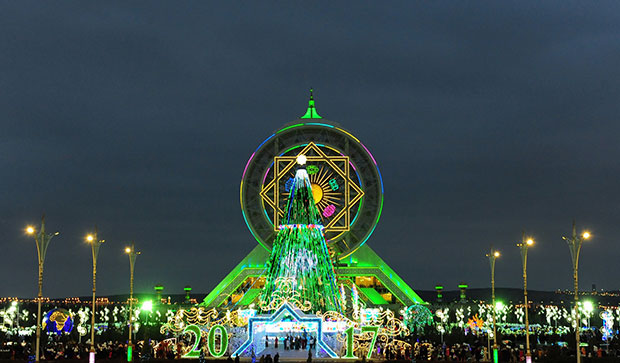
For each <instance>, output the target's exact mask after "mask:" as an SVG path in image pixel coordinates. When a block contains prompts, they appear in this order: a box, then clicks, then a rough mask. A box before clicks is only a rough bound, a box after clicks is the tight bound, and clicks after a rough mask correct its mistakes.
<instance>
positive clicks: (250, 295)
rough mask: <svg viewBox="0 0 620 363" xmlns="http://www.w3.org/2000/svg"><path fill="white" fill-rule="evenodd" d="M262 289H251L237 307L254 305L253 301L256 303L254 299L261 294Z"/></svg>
mask: <svg viewBox="0 0 620 363" xmlns="http://www.w3.org/2000/svg"><path fill="white" fill-rule="evenodd" d="M261 290H262V289H249V290H248V291H247V292H246V293H245V294H244V295H243V297H242V298H241V300H239V302H237V305H242V306H245V305H250V304H251V303H252V301H254V299H255V298H256V297H257V296H258V295H259V294H260V292H261Z"/></svg>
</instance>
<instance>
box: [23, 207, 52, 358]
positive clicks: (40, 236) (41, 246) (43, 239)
mask: <svg viewBox="0 0 620 363" xmlns="http://www.w3.org/2000/svg"><path fill="white" fill-rule="evenodd" d="M26 233H28V234H29V235H31V236H33V237H34V241H35V243H36V244H37V254H38V256H39V294H38V295H37V342H36V345H35V349H36V352H35V362H37V363H38V362H39V348H40V346H41V300H42V299H43V263H44V262H45V253H46V252H47V247H48V246H49V243H50V240H51V239H52V237H54V236H58V235H59V234H60V232H54V233H45V214H44V215H43V216H42V217H41V228H39V230H38V231H37V230H36V229H35V228H34V227H32V226H28V227H26Z"/></svg>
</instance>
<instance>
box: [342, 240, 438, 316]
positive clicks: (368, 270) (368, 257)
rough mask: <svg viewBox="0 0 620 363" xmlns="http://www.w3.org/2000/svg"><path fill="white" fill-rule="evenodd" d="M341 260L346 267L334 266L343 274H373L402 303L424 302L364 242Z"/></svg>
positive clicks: (406, 304) (407, 304)
mask: <svg viewBox="0 0 620 363" xmlns="http://www.w3.org/2000/svg"><path fill="white" fill-rule="evenodd" d="M341 262H344V263H346V264H347V265H348V266H347V267H336V274H337V275H343V276H375V277H376V278H377V279H379V281H381V284H383V286H385V287H386V288H387V289H388V290H389V291H390V292H391V293H392V295H394V296H395V297H396V299H397V300H399V301H400V302H401V303H402V304H403V305H405V306H409V305H413V304H426V303H425V302H424V300H422V298H421V297H420V296H418V294H416V293H415V291H413V289H412V288H411V287H410V286H409V285H408V284H407V283H406V282H405V281H404V280H403V279H402V278H401V277H400V276H398V274H397V273H396V272H395V271H394V270H392V268H391V267H390V266H388V264H387V263H385V261H383V259H381V257H379V255H377V253H376V252H375V251H373V250H372V248H370V246H368V243H365V244H364V245H362V246H361V247H360V248H358V249H357V250H356V251H355V252H353V254H352V255H351V256H349V257H347V258H345V259H344V260H341Z"/></svg>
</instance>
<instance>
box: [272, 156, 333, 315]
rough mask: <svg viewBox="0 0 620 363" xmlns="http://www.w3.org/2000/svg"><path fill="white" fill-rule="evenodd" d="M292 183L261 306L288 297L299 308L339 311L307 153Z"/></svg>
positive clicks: (298, 161) (275, 306)
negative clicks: (313, 193) (313, 194)
mask: <svg viewBox="0 0 620 363" xmlns="http://www.w3.org/2000/svg"><path fill="white" fill-rule="evenodd" d="M297 163H298V164H299V165H300V168H299V169H298V170H297V172H296V173H295V179H294V183H293V184H292V185H291V189H290V195H289V200H288V202H287V205H286V216H285V218H284V219H283V220H282V222H283V224H282V225H280V226H279V228H280V230H279V232H278V235H277V236H276V238H275V241H274V243H273V248H272V250H271V256H270V257H269V261H268V262H267V270H266V271H267V274H266V278H267V281H266V284H265V288H264V290H263V292H262V295H261V298H260V304H261V306H262V308H263V310H273V309H275V308H277V307H278V306H279V305H280V304H281V303H283V302H285V301H288V302H289V303H292V304H293V305H296V306H297V307H299V308H301V309H302V310H311V311H313V312H316V311H323V312H324V311H328V310H335V311H340V310H341V309H340V294H339V291H338V288H337V286H336V279H335V274H334V266H333V264H332V261H331V259H330V257H329V251H328V250H327V244H326V243H325V236H324V235H323V225H322V220H321V215H320V214H319V211H318V209H317V207H316V205H315V204H314V199H313V197H312V187H311V184H310V179H309V177H308V173H307V172H306V169H305V168H304V165H305V163H306V157H305V156H303V155H300V156H299V157H298V158H297Z"/></svg>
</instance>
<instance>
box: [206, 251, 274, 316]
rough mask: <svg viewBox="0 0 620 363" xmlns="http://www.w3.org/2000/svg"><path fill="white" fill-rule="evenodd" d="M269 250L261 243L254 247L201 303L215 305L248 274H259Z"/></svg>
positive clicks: (231, 291)
mask: <svg viewBox="0 0 620 363" xmlns="http://www.w3.org/2000/svg"><path fill="white" fill-rule="evenodd" d="M268 258H269V252H268V251H267V250H266V249H264V248H263V247H262V246H261V245H257V246H256V247H254V249H253V250H252V252H250V253H249V254H248V255H247V256H245V258H244V259H243V260H242V261H241V262H239V264H237V266H235V268H234V269H233V270H232V271H230V273H229V274H228V275H226V277H224V279H223V280H222V281H221V282H220V283H219V284H218V285H217V286H216V287H215V288H214V289H213V290H212V291H211V292H210V293H209V295H207V296H206V297H205V299H204V301H203V302H202V305H206V306H209V307H217V306H219V304H221V303H222V301H224V300H225V299H226V298H228V296H230V294H232V293H233V292H234V291H235V290H236V289H237V287H238V286H239V285H241V283H243V281H244V280H245V279H246V278H247V277H248V276H260V275H261V274H262V273H263V271H264V270H265V262H266V261H267V259H268Z"/></svg>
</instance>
